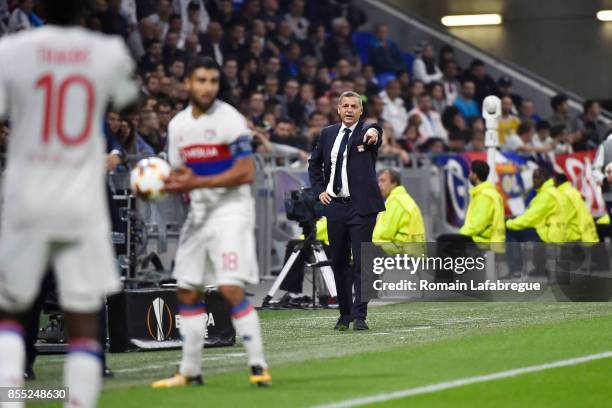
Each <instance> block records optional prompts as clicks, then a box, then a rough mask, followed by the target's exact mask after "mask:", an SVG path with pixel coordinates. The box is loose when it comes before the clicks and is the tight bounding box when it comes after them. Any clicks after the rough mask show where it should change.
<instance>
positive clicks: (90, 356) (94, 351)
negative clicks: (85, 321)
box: [64, 338, 102, 408]
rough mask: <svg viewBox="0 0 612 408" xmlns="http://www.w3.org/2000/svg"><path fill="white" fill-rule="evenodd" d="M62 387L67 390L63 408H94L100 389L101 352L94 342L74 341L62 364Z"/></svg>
mask: <svg viewBox="0 0 612 408" xmlns="http://www.w3.org/2000/svg"><path fill="white" fill-rule="evenodd" d="M64 385H65V386H66V387H67V388H68V397H69V400H68V402H66V403H65V405H64V407H65V408H74V407H79V408H89V407H92V408H93V407H96V406H97V403H98V397H99V395H100V389H101V388H102V350H101V348H100V345H99V344H98V342H97V341H96V340H93V339H86V338H83V339H74V340H72V341H71V342H70V348H69V351H68V357H67V358H66V362H65V363H64Z"/></svg>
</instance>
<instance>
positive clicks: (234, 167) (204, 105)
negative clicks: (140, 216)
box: [152, 57, 272, 388]
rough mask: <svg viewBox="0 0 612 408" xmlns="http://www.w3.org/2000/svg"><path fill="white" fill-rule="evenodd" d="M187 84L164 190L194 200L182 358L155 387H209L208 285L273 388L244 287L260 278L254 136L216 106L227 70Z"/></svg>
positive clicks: (181, 256) (183, 271)
mask: <svg viewBox="0 0 612 408" xmlns="http://www.w3.org/2000/svg"><path fill="white" fill-rule="evenodd" d="M185 83H186V85H187V89H188V90H189V98H190V100H191V104H190V105H189V106H188V107H187V108H186V109H185V110H184V111H182V112H180V113H179V114H177V115H176V116H175V117H174V118H173V119H172V121H170V124H169V126H168V156H169V158H170V163H171V164H172V166H173V167H174V170H173V173H172V174H171V175H170V177H169V178H168V180H166V187H165V188H166V190H167V191H169V192H189V194H190V198H191V204H190V209H189V215H188V216H187V220H186V221H185V225H184V226H183V229H182V231H181V237H180V242H179V248H178V250H177V254H176V262H175V268H174V276H175V277H176V280H177V286H178V289H177V298H178V303H179V314H180V316H181V325H180V333H181V337H182V338H183V356H182V360H181V364H180V367H179V371H178V373H177V374H176V375H175V376H173V377H170V378H167V379H163V380H160V381H156V382H155V383H153V384H152V385H153V387H154V388H167V387H178V386H184V385H191V384H202V377H201V370H202V348H203V346H204V333H205V321H204V313H205V310H206V306H205V304H204V302H203V296H202V290H203V288H204V285H216V286H217V287H218V288H219V291H220V292H221V294H222V295H223V296H224V297H225V299H227V301H228V302H229V303H230V305H231V308H232V309H231V314H232V323H233V325H234V328H235V329H236V332H237V333H238V335H240V336H241V337H242V340H243V341H244V346H245V348H246V350H247V354H248V364H249V366H250V368H251V376H250V382H251V383H252V384H257V385H260V386H266V385H269V384H270V383H271V380H272V379H271V377H270V374H269V372H268V367H267V364H266V361H265V358H264V354H263V342H262V338H261V330H260V327H259V318H258V316H257V312H256V311H255V309H254V308H253V305H252V304H251V303H250V302H249V300H248V299H247V298H246V297H245V293H244V284H245V283H256V282H257V279H258V276H257V260H256V258H255V238H254V227H255V225H254V218H255V214H254V212H255V211H254V201H253V198H252V196H251V191H250V187H249V184H250V183H251V182H252V181H253V178H254V175H255V164H254V161H253V158H252V151H251V138H250V131H249V129H248V127H247V125H246V120H245V118H244V116H242V115H241V114H240V113H238V111H236V109H234V108H233V107H232V106H230V105H228V104H226V103H225V102H222V101H220V100H217V94H218V93H219V86H220V71H219V68H218V66H217V64H216V63H215V62H214V60H213V59H211V58H209V57H203V58H199V59H198V60H196V61H195V62H194V63H192V64H191V66H190V68H189V70H188V72H187V79H186V81H185Z"/></svg>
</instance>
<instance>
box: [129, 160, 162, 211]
mask: <svg viewBox="0 0 612 408" xmlns="http://www.w3.org/2000/svg"><path fill="white" fill-rule="evenodd" d="M170 170H171V169H170V165H169V164H168V163H167V162H166V161H165V160H162V159H160V158H159V157H149V158H146V159H142V160H140V161H139V162H138V163H137V164H136V167H135V168H134V169H133V170H132V172H131V173H130V185H131V187H132V191H134V194H136V195H137V196H139V197H142V198H145V199H148V200H159V199H161V198H163V197H164V196H165V195H166V194H165V193H164V192H163V188H164V180H165V179H166V178H167V177H168V176H169V175H170Z"/></svg>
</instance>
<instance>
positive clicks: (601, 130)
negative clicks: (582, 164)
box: [574, 99, 608, 150]
mask: <svg viewBox="0 0 612 408" xmlns="http://www.w3.org/2000/svg"><path fill="white" fill-rule="evenodd" d="M600 116H601V106H600V105H599V102H597V101H594V100H591V99H587V100H586V101H584V103H583V104H582V114H581V115H580V116H578V118H577V119H576V130H577V133H578V134H577V137H578V138H579V139H578V141H577V142H574V149H575V150H587V149H596V148H597V146H599V144H601V143H602V142H603V141H604V140H605V139H606V136H607V133H608V132H607V130H608V127H607V126H606V124H605V123H604V122H603V121H602V120H601V118H600Z"/></svg>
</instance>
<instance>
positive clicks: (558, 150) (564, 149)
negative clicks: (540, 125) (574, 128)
mask: <svg viewBox="0 0 612 408" xmlns="http://www.w3.org/2000/svg"><path fill="white" fill-rule="evenodd" d="M550 137H552V139H553V140H554V142H555V150H554V152H555V154H566V153H574V148H573V147H572V138H571V136H570V135H569V134H568V133H567V130H566V129H565V125H554V126H551V127H550Z"/></svg>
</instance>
